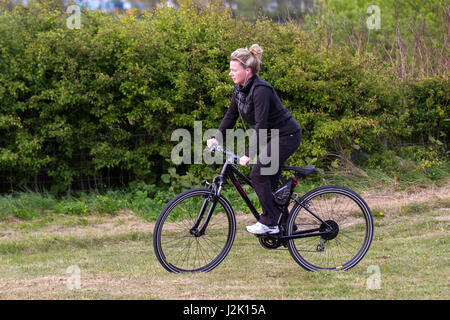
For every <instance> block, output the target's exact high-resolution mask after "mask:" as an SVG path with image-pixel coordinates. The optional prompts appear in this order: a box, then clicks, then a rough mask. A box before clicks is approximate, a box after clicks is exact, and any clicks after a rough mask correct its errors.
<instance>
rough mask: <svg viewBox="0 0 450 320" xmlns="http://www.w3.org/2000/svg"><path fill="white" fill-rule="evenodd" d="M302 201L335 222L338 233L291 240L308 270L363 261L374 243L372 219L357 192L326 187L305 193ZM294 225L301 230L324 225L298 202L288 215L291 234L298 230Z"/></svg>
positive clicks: (347, 266)
mask: <svg viewBox="0 0 450 320" xmlns="http://www.w3.org/2000/svg"><path fill="white" fill-rule="evenodd" d="M299 203H301V204H303V205H306V206H308V209H309V210H311V211H312V212H314V213H315V214H316V215H317V216H319V217H320V218H321V219H322V220H323V221H327V222H330V221H333V223H331V222H330V223H329V224H330V225H331V224H333V226H334V228H333V229H334V230H336V232H335V233H336V234H331V235H326V236H315V237H310V238H299V239H291V240H289V241H288V250H289V252H290V254H291V256H292V258H293V259H294V260H295V261H296V262H297V263H298V264H299V265H300V266H301V267H303V268H304V269H306V270H308V271H318V270H337V271H339V270H348V269H350V268H352V267H354V266H355V265H356V264H358V263H359V262H360V261H361V259H362V258H363V257H364V256H365V254H366V253H367V251H368V250H369V248H370V245H371V243H372V239H373V219H372V214H371V212H370V209H369V207H368V206H367V204H366V202H365V201H364V200H363V199H362V198H361V197H360V196H359V195H358V194H357V193H355V192H354V191H352V190H350V189H348V188H344V187H340V186H324V187H319V188H316V189H314V190H311V191H310V192H308V193H306V194H305V195H304V196H302V197H301V198H300V199H299ZM302 213H304V214H302ZM294 225H295V226H296V227H297V228H299V229H300V230H302V229H307V228H317V227H319V228H322V226H323V225H324V224H323V223H320V221H319V220H318V219H315V218H313V216H312V215H311V214H309V213H307V212H306V209H304V208H303V207H302V206H301V205H299V204H298V203H296V204H295V205H294V207H293V208H292V210H291V212H290V213H289V217H288V222H287V234H288V236H290V235H292V234H293V233H294V232H295V231H294ZM336 225H337V227H336ZM306 226H307V227H306ZM333 237H334V238H333ZM355 240H357V242H356V241H355ZM353 241H355V243H354V242H353Z"/></svg>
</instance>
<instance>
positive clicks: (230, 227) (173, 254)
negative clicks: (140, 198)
mask: <svg viewBox="0 0 450 320" xmlns="http://www.w3.org/2000/svg"><path fill="white" fill-rule="evenodd" d="M213 202H214V193H213V192H212V191H211V190H209V189H191V190H188V191H185V192H183V193H180V194H179V195H177V196H176V197H174V198H173V199H172V200H171V201H170V202H169V203H168V204H167V205H166V207H165V208H164V209H163V210H162V212H161V214H160V216H159V217H158V220H157V221H156V225H155V229H154V233H153V246H154V250H155V254H156V257H157V258H158V261H159V262H160V263H161V265H162V266H163V267H164V268H166V269H167V270H168V271H170V272H176V273H178V272H208V271H211V270H212V269H214V268H215V267H217V266H218V265H219V264H220V263H221V262H222V261H223V259H224V258H225V257H226V255H227V254H228V252H229V251H230V249H231V246H232V245H233V241H234V237H235V234H236V219H235V215H234V212H233V209H232V208H231V206H230V204H229V203H228V201H227V200H226V199H225V198H224V197H222V196H220V197H218V198H217V203H216V204H215V207H214V212H213V214H212V215H211V218H210V220H209V223H208V225H207V228H206V231H205V233H204V234H202V235H199V234H194V233H193V232H192V231H191V229H192V227H193V226H194V225H195V222H196V221H197V219H198V217H199V212H200V211H202V209H203V212H204V214H203V217H202V220H201V221H200V223H199V226H202V225H203V222H204V221H205V218H206V216H207V212H208V210H209V208H211V206H212V205H213Z"/></svg>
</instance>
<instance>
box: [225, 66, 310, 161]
mask: <svg viewBox="0 0 450 320" xmlns="http://www.w3.org/2000/svg"><path fill="white" fill-rule="evenodd" d="M239 113H240V115H241V116H242V118H243V119H244V120H245V121H246V122H247V123H248V124H249V126H250V128H252V129H255V130H256V133H258V132H259V129H268V130H267V131H268V135H269V138H270V129H278V130H279V136H284V135H289V134H292V133H296V132H297V131H299V130H301V127H300V125H299V124H298V122H297V121H296V120H295V118H294V117H293V116H292V114H291V113H290V112H289V110H288V109H286V107H285V106H284V105H283V104H282V103H281V100H280V98H279V97H278V95H277V93H276V92H275V89H274V88H273V86H272V85H271V84H270V83H269V82H267V81H264V80H262V79H261V78H260V77H259V76H258V75H253V76H252V77H251V78H250V79H249V80H248V81H247V83H246V84H245V86H242V85H240V84H236V86H235V87H234V91H233V95H232V97H231V103H230V107H229V108H228V111H227V112H226V113H225V116H224V118H223V119H222V122H221V123H220V126H219V131H220V132H221V133H222V136H223V137H224V139H225V133H226V129H231V128H233V127H234V125H235V124H236V120H237V119H238V117H239ZM257 137H258V136H257ZM250 141H252V140H251V139H250ZM254 141H255V142H256V141H258V140H254ZM258 145H259V144H258ZM248 154H249V151H247V152H246V155H247V156H248Z"/></svg>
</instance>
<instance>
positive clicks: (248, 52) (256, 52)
mask: <svg viewBox="0 0 450 320" xmlns="http://www.w3.org/2000/svg"><path fill="white" fill-rule="evenodd" d="M262 52H263V50H262V49H261V47H260V46H259V45H258V44H254V45H252V46H251V47H250V49H247V47H245V48H239V49H237V50H235V51H234V52H233V53H232V54H231V57H230V61H233V60H236V61H238V62H239V63H240V64H241V65H242V67H243V68H244V69H245V68H250V69H252V73H253V74H258V73H259V71H260V70H261V58H262Z"/></svg>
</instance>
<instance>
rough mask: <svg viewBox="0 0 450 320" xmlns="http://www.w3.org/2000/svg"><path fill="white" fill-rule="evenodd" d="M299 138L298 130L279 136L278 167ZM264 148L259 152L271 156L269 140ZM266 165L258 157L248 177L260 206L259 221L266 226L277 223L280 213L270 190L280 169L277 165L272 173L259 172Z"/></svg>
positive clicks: (300, 137) (266, 166) (290, 152)
mask: <svg viewBox="0 0 450 320" xmlns="http://www.w3.org/2000/svg"><path fill="white" fill-rule="evenodd" d="M301 140H302V134H301V131H300V130H299V131H297V132H296V133H293V134H290V135H286V136H280V137H279V158H278V159H279V167H281V166H283V165H284V163H285V162H286V160H287V159H288V158H289V157H290V156H291V155H292V154H293V153H294V152H295V151H296V150H297V149H298V147H299V145H300V141H301ZM265 148H266V149H267V151H266V150H263V151H262V153H261V154H267V156H269V157H271V155H272V150H271V144H270V141H269V142H268V143H267V145H266V147H265ZM266 152H267V153H266ZM263 162H265V161H263ZM268 167H270V163H268V164H262V163H261V162H260V158H259V157H258V159H257V161H256V164H255V165H254V166H253V168H252V171H251V172H250V179H251V182H252V185H253V188H254V189H255V191H256V194H257V195H258V199H259V202H260V204H261V208H262V214H261V218H260V220H259V222H261V223H262V224H265V225H267V226H275V225H277V223H278V218H279V215H280V213H279V212H278V210H277V209H276V208H275V206H274V203H273V195H272V191H273V190H275V189H276V188H277V187H278V183H279V179H280V175H281V170H280V168H279V167H278V170H277V172H276V173H275V174H273V175H267V174H264V171H263V172H261V168H268ZM266 170H267V169H266Z"/></svg>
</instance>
